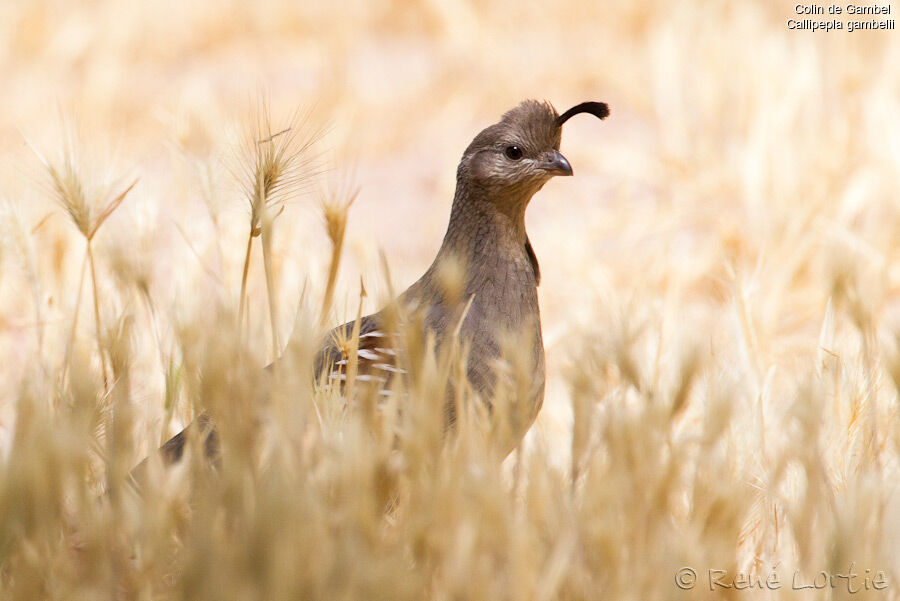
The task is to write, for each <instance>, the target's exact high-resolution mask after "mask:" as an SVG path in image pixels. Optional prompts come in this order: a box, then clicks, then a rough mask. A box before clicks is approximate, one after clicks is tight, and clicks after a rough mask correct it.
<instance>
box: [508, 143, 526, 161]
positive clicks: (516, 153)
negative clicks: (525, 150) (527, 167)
mask: <svg viewBox="0 0 900 601" xmlns="http://www.w3.org/2000/svg"><path fill="white" fill-rule="evenodd" d="M504 153H505V154H506V158H508V159H511V160H513V161H518V160H519V159H521V158H522V149H521V148H519V147H518V146H507V147H506V150H505V151H504Z"/></svg>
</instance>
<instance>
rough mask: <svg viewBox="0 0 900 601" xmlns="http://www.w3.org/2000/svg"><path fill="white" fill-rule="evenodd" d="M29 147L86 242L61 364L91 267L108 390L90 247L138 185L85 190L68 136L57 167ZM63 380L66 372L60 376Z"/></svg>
mask: <svg viewBox="0 0 900 601" xmlns="http://www.w3.org/2000/svg"><path fill="white" fill-rule="evenodd" d="M29 146H31V149H32V150H33V151H34V153H35V154H36V155H37V157H38V159H40V161H41V163H42V164H43V165H44V168H45V169H46V171H47V174H48V175H49V177H50V190H51V193H52V195H53V197H54V200H56V202H57V204H58V205H59V206H60V207H61V208H62V209H63V210H64V211H65V212H66V214H67V215H68V216H69V219H70V220H71V221H72V223H73V225H75V227H76V229H77V230H78V232H79V233H80V234H81V235H82V237H83V238H84V240H85V255H84V263H83V265H82V269H81V276H80V278H79V282H78V294H77V296H76V301H75V315H74V318H73V320H72V330H71V334H70V338H69V343H68V345H67V349H68V351H67V356H66V359H65V360H64V364H65V365H66V366H68V357H69V354H70V353H71V348H72V344H73V341H74V338H75V331H76V328H77V325H78V313H79V311H80V307H81V304H80V303H81V289H82V285H83V281H84V272H85V267H86V266H88V267H90V271H91V290H92V292H93V301H94V303H93V308H94V325H95V331H96V338H97V353H98V356H99V359H100V368H101V372H102V374H103V382H104V385H105V386H107V387H108V386H109V384H110V380H109V374H108V372H107V360H106V357H105V355H104V352H103V342H102V337H103V332H102V325H101V321H100V296H99V290H98V287H97V267H96V265H95V263H94V251H93V246H92V243H93V241H94V237H95V236H96V235H97V232H98V231H99V230H100V228H101V227H102V226H103V224H104V223H105V222H106V220H107V219H109V217H110V216H111V215H112V214H113V213H114V212H115V211H116V209H118V208H119V206H120V205H121V204H122V201H124V200H125V197H126V196H128V193H129V192H131V190H132V188H134V186H135V185H136V184H137V182H138V180H137V179H135V180H134V181H133V182H131V184H129V185H128V186H126V187H125V188H124V189H123V190H122V191H121V192H119V193H118V194H115V193H111V192H110V191H109V190H108V189H104V188H100V189H97V190H93V189H88V188H87V186H86V184H85V182H84V181H83V180H82V177H81V175H80V174H79V172H78V168H77V166H76V164H77V157H76V151H75V146H74V142H73V141H72V139H71V136H69V137H68V138H67V140H66V145H65V148H64V150H63V152H62V156H61V160H60V161H59V163H51V162H50V161H48V160H47V159H46V158H44V156H43V155H42V154H41V153H40V152H38V150H37V149H36V148H35V147H34V146H32V145H31V143H30V142H29ZM63 376H65V371H64V372H63Z"/></svg>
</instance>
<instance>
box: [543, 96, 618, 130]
mask: <svg viewBox="0 0 900 601" xmlns="http://www.w3.org/2000/svg"><path fill="white" fill-rule="evenodd" d="M578 113H590V114H592V115H594V116H595V117H597V118H598V119H605V118H606V117H607V116H609V107H608V106H606V103H605V102H582V103H581V104H576V105H575V106H573V107H572V108H570V109H569V110H567V111H566V112H565V113H563V114H562V115H560V116H559V117H557V118H556V125H557V126H560V127H561V126H562V124H563V123H565V122H566V121H568V120H569V118H571V117H572V116H573V115H577V114H578Z"/></svg>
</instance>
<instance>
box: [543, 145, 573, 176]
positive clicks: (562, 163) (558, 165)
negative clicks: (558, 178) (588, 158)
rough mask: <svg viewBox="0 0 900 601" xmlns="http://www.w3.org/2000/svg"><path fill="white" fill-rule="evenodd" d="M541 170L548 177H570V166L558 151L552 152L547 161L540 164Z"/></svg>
mask: <svg viewBox="0 0 900 601" xmlns="http://www.w3.org/2000/svg"><path fill="white" fill-rule="evenodd" d="M541 168H542V169H543V170H544V171H546V172H547V173H549V174H550V175H572V165H570V164H569V161H568V160H567V159H566V157H564V156H563V155H561V154H560V153H559V151H558V150H554V151H553V153H552V154H551V155H550V156H549V157H547V160H546V161H545V162H543V163H541Z"/></svg>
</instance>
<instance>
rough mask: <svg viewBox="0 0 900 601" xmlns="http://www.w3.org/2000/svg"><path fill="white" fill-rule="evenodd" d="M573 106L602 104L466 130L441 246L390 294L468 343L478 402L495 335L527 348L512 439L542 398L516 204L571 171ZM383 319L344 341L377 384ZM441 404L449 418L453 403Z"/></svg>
mask: <svg viewBox="0 0 900 601" xmlns="http://www.w3.org/2000/svg"><path fill="white" fill-rule="evenodd" d="M578 113H590V114H593V115H595V116H597V117H599V118H600V119H603V118H605V117H606V116H607V115H608V113H609V111H608V109H607V107H606V105H605V104H603V103H598V102H586V103H582V104H579V105H577V106H575V107H573V108H572V109H569V110H568V111H566V112H565V113H563V114H562V115H559V114H558V113H557V112H556V110H555V109H554V108H553V107H552V106H551V105H550V104H549V103H547V102H537V101H534V100H527V101H525V102H522V103H521V104H519V105H518V106H517V107H515V108H513V109H512V110H510V111H508V112H507V113H505V114H504V115H503V117H502V119H501V120H500V121H499V122H498V123H495V124H494V125H491V126H490V127H487V128H485V129H484V130H482V131H481V132H480V133H479V134H478V135H477V136H475V139H474V140H472V143H471V144H469V146H468V148H466V151H465V153H463V156H462V160H461V161H460V163H459V168H458V169H457V176H456V182H457V183H456V193H455V195H454V198H453V206H452V209H451V212H450V222H449V225H448V226H447V232H446V234H445V235H444V240H443V244H442V245H441V248H440V250H439V251H438V253H437V256H436V257H435V260H434V262H433V263H432V264H431V266H430V267H429V268H428V270H427V271H426V272H425V274H424V275H422V277H421V278H419V279H418V280H417V281H416V282H415V283H414V284H413V285H412V286H410V287H409V288H408V289H407V290H406V291H405V292H404V293H403V294H402V295H400V297H399V298H398V299H397V302H398V304H399V305H401V306H402V308H403V309H405V310H408V311H421V312H422V313H421V315H422V317H423V320H424V325H425V328H426V329H427V330H428V331H429V332H430V333H433V335H434V338H435V341H436V342H437V345H438V347H440V345H441V344H442V342H444V341H445V340H447V339H448V336H447V334H448V332H450V331H455V330H456V329H457V328H458V331H459V340H460V342H461V343H462V345H463V346H465V347H466V348H467V349H468V362H467V365H466V367H467V376H468V380H469V383H470V384H471V386H472V389H473V390H474V391H476V392H477V393H478V396H479V398H481V399H482V400H483V401H484V402H487V403H490V401H491V398H492V397H493V392H494V389H495V385H496V381H497V375H496V373H495V369H496V366H497V364H498V362H499V360H500V359H501V358H502V357H501V345H502V337H503V336H505V335H513V336H515V337H516V339H517V340H518V341H520V344H524V345H527V346H526V347H525V348H526V349H527V350H526V353H527V355H526V356H530V359H529V365H527V367H528V368H530V372H529V373H531V374H532V379H531V382H530V383H528V386H527V391H526V392H525V393H524V395H525V398H519V399H515V401H516V403H517V404H519V405H520V406H524V407H526V408H527V411H526V414H527V415H526V419H525V420H524V421H523V422H521V423H520V425H519V428H518V429H517V431H515V432H513V439H514V440H513V441H512V444H513V446H514V445H515V444H518V441H519V440H520V439H521V437H522V436H523V435H524V434H525V431H527V429H528V427H530V425H531V423H532V421H533V420H534V418H535V417H536V416H537V413H538V411H539V409H540V407H541V404H542V402H543V398H544V347H543V342H542V338H541V321H540V311H539V308H538V299H537V286H538V284H539V283H540V269H539V267H538V262H537V257H536V255H535V253H534V249H533V248H532V246H531V242H530V241H529V240H528V235H527V233H526V232H525V210H526V208H527V207H528V203H529V201H530V200H531V198H532V196H534V194H535V193H536V192H537V191H538V190H540V189H541V188H542V187H543V186H544V184H546V183H547V181H549V180H550V178H552V177H553V176H555V175H572V168H571V166H570V165H569V162H568V161H567V160H566V159H565V157H563V156H562V154H560V152H559V145H560V138H561V133H562V124H563V123H565V121H566V120H568V119H569V118H570V117H571V116H573V115H575V114H578ZM445 262H455V263H456V264H457V265H459V266H461V267H462V272H461V273H462V283H461V284H462V290H461V291H459V293H457V294H450V293H448V292H447V291H446V290H444V289H442V288H443V287H442V286H441V284H440V283H439V282H440V277H439V273H440V270H441V269H442V266H443V265H444V264H445ZM460 320H462V321H460ZM388 321H389V320H387V319H386V313H385V311H381V312H378V313H375V314H372V315H367V316H365V317H363V318H362V319H361V320H360V322H359V326H360V328H359V340H358V346H357V345H349V346H350V347H351V348H352V347H353V346H356V348H357V351H356V352H357V357H356V358H357V360H358V363H357V365H358V374H359V375H358V376H357V378H358V379H359V377H360V376H361V377H362V380H363V381H369V382H374V383H376V384H378V385H381V386H387V385H388V383H389V382H390V381H391V379H392V378H393V377H396V376H398V375H399V376H402V374H403V373H404V370H403V368H402V367H401V365H402V361H398V358H399V351H398V347H397V345H394V344H393V342H392V340H393V339H392V337H391V336H390V334H389V333H388V332H387V329H386V325H387V322H388ZM355 325H356V324H355V321H354V322H349V323H346V324H344V325H342V326H338V327H337V328H335V329H334V330H332V331H331V333H330V334H329V335H328V337H327V339H326V342H325V344H324V346H323V347H322V349H321V350H320V352H319V353H318V355H317V357H316V360H315V369H316V374H317V376H320V377H322V378H324V380H323V381H324V382H326V383H329V384H337V383H341V382H343V380H345V379H346V377H347V375H346V368H347V366H348V365H349V363H350V359H349V357H347V347H348V345H347V344H345V342H346V341H347V340H348V339H349V338H350V337H351V336H352V334H353V330H354V326H355ZM446 408H447V416H448V421H449V422H451V423H452V421H453V419H454V413H453V411H452V403H447V405H446ZM198 421H200V420H198ZM194 427H200V428H201V429H202V431H203V432H204V433H205V435H206V437H207V438H206V443H207V444H206V449H207V450H208V451H212V452H213V453H215V452H216V450H217V448H218V445H217V444H216V437H215V431H214V430H213V429H212V428H210V427H209V424H208V421H207V420H206V418H203V421H200V426H194ZM184 441H185V436H184V432H182V433H180V434H179V435H177V436H176V437H174V438H173V439H172V440H170V441H169V442H168V443H166V445H165V446H164V447H163V449H162V451H163V457H164V459H165V460H166V462H171V461H174V460H177V459H178V458H179V457H180V456H181V454H182V451H183V446H184ZM507 450H511V447H510V448H509V449H507Z"/></svg>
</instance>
